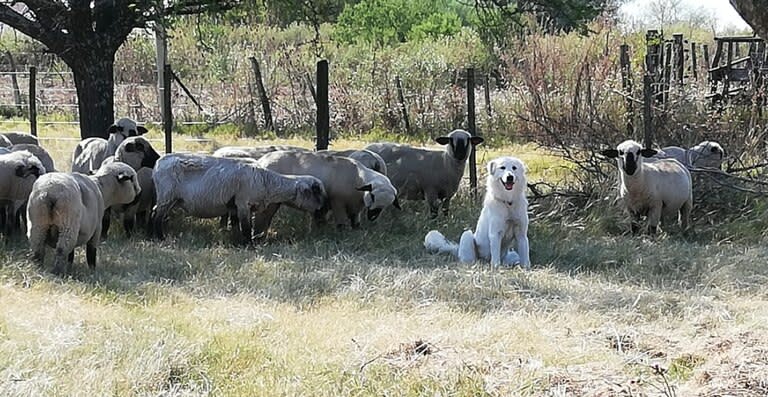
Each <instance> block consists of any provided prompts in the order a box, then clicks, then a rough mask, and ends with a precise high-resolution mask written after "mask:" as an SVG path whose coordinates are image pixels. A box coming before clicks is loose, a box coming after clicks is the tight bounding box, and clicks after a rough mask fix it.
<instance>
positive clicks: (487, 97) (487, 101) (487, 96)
mask: <svg viewBox="0 0 768 397" xmlns="http://www.w3.org/2000/svg"><path fill="white" fill-rule="evenodd" d="M485 113H487V114H488V118H489V119H490V118H491V116H493V109H491V77H490V76H488V73H486V74H485Z"/></svg>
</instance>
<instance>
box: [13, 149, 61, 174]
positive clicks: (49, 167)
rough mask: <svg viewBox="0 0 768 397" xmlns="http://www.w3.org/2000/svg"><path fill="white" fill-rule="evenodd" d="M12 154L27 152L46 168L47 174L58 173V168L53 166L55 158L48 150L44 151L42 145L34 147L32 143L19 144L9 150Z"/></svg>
mask: <svg viewBox="0 0 768 397" xmlns="http://www.w3.org/2000/svg"><path fill="white" fill-rule="evenodd" d="M9 150H10V151H12V152H19V151H22V150H26V151H28V152H30V153H32V154H33V155H34V156H35V157H37V159H38V160H40V162H41V163H42V164H43V167H45V172H56V167H55V166H54V164H53V158H52V157H51V155H50V154H49V153H48V151H47V150H45V149H43V147H42V146H40V145H33V144H31V143H18V144H16V145H13V146H11V147H10V148H9Z"/></svg>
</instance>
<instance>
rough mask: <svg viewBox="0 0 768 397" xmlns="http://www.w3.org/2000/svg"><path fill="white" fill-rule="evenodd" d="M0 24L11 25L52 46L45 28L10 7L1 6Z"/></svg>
mask: <svg viewBox="0 0 768 397" xmlns="http://www.w3.org/2000/svg"><path fill="white" fill-rule="evenodd" d="M0 22H2V23H4V24H7V25H9V26H10V27H12V28H14V29H16V30H18V31H19V32H21V33H24V34H25V35H27V36H29V37H31V38H33V39H35V40H38V41H40V42H42V43H43V44H45V45H47V46H49V47H50V46H51V45H50V43H49V42H48V41H47V39H48V37H47V32H46V30H45V29H44V28H43V26H42V25H41V24H40V23H39V22H37V21H35V20H32V19H29V18H27V17H25V16H23V15H21V14H19V13H18V12H16V10H14V9H13V8H11V6H9V5H5V4H3V5H0Z"/></svg>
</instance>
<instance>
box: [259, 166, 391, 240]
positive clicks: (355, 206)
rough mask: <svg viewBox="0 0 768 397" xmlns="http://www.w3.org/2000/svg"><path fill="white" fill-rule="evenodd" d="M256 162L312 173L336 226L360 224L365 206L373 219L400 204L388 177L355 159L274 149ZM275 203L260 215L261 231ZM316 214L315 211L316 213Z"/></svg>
mask: <svg viewBox="0 0 768 397" xmlns="http://www.w3.org/2000/svg"><path fill="white" fill-rule="evenodd" d="M257 163H258V164H259V165H260V166H262V167H264V168H267V169H270V170H273V171H276V172H279V173H281V174H287V175H312V176H315V177H317V178H318V179H320V180H321V181H322V182H323V185H324V186H325V189H326V191H327V192H328V200H329V207H330V209H331V210H332V211H333V216H334V218H335V221H336V225H337V226H338V227H343V226H345V225H347V224H349V225H350V226H351V227H352V228H353V229H356V228H358V227H359V226H360V214H361V213H362V210H363V209H364V208H365V209H367V216H368V219H369V220H375V219H376V218H377V217H378V216H379V215H380V214H381V211H382V210H383V209H384V208H385V207H387V206H389V205H390V204H392V205H394V206H395V207H396V208H399V207H400V204H399V203H398V202H397V189H395V187H394V186H392V183H391V182H390V181H389V178H387V177H386V176H384V175H382V174H380V173H378V172H376V171H373V170H371V169H370V168H368V167H365V166H363V165H362V164H360V163H359V162H358V161H357V160H353V159H350V158H346V157H339V156H330V155H323V154H318V153H312V152H294V151H277V152H272V153H267V154H265V155H264V156H263V157H262V158H260V159H259V160H258V161H257ZM275 211H277V206H273V207H271V208H270V209H269V211H268V212H266V213H264V214H262V215H263V217H262V219H263V221H262V224H261V228H260V229H261V231H266V229H267V228H268V226H269V223H270V222H271V218H272V216H273V215H274V212H275ZM318 215H319V214H318Z"/></svg>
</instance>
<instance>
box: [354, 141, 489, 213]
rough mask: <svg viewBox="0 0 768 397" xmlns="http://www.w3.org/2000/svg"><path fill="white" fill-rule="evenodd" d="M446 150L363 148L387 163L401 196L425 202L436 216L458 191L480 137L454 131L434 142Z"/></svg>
mask: <svg viewBox="0 0 768 397" xmlns="http://www.w3.org/2000/svg"><path fill="white" fill-rule="evenodd" d="M435 141H436V142H437V143H439V144H441V145H446V148H445V150H443V151H438V150H430V149H423V148H414V147H411V146H407V145H399V144H394V143H374V144H371V145H368V146H366V147H365V148H366V149H368V150H370V151H372V152H375V153H377V154H379V155H380V156H381V157H382V158H383V159H384V161H386V163H387V175H388V176H389V178H390V179H391V180H392V184H394V185H395V188H397V191H398V192H400V197H401V198H404V199H406V200H423V199H426V201H427V204H428V205H429V210H430V213H431V214H432V216H433V217H435V216H437V213H438V210H439V209H440V207H442V209H443V212H444V213H445V214H447V213H448V210H449V205H450V201H451V198H452V197H453V196H454V195H455V194H456V191H458V189H459V183H460V182H461V177H462V176H463V175H464V166H465V165H466V163H467V159H468V158H469V155H470V153H471V152H472V150H473V147H474V146H476V145H479V144H481V143H482V142H483V138H480V137H477V136H471V135H470V134H469V133H468V132H466V131H464V130H454V131H453V132H451V133H450V134H448V135H447V136H441V137H438V138H436V139H435Z"/></svg>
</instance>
